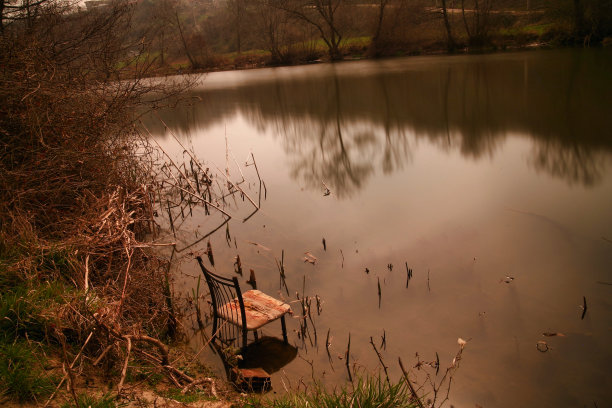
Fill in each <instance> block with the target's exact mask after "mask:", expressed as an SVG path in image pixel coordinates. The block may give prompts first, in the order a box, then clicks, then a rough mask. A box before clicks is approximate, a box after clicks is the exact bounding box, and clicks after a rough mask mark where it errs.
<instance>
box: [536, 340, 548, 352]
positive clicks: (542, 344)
mask: <svg viewBox="0 0 612 408" xmlns="http://www.w3.org/2000/svg"><path fill="white" fill-rule="evenodd" d="M536 348H537V349H538V351H539V352H540V353H546V352H547V351H548V350H550V347H548V343H547V342H545V341H544V340H540V341H538V342H537V343H536Z"/></svg>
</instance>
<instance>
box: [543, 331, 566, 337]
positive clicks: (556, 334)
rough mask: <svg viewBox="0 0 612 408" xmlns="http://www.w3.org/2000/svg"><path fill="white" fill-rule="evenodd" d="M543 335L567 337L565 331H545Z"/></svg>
mask: <svg viewBox="0 0 612 408" xmlns="http://www.w3.org/2000/svg"><path fill="white" fill-rule="evenodd" d="M542 335H543V336H546V337H555V336H559V337H565V334H563V333H553V332H544V333H542Z"/></svg>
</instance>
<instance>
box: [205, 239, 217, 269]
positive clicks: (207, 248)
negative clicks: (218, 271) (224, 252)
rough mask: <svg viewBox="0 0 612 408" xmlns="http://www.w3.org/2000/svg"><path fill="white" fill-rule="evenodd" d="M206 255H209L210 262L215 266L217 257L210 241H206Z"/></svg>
mask: <svg viewBox="0 0 612 408" xmlns="http://www.w3.org/2000/svg"><path fill="white" fill-rule="evenodd" d="M206 255H207V256H208V260H209V261H210V264H211V265H212V266H215V258H214V257H213V251H212V245H210V241H208V242H207V243H206Z"/></svg>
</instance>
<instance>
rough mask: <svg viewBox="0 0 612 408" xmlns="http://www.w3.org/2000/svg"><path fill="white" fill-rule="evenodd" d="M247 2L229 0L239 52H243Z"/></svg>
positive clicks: (228, 8) (228, 7)
mask: <svg viewBox="0 0 612 408" xmlns="http://www.w3.org/2000/svg"><path fill="white" fill-rule="evenodd" d="M245 7H246V4H245V2H244V0H228V1H227V10H228V11H229V14H230V16H231V20H232V25H233V30H234V32H235V33H236V51H237V52H238V54H240V53H241V52H242V42H241V39H242V38H241V36H242V30H243V27H242V21H243V20H244V14H245Z"/></svg>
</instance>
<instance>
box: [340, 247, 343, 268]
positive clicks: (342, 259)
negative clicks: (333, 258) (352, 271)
mask: <svg viewBox="0 0 612 408" xmlns="http://www.w3.org/2000/svg"><path fill="white" fill-rule="evenodd" d="M340 255H341V256H342V269H344V254H343V253H342V250H340Z"/></svg>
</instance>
